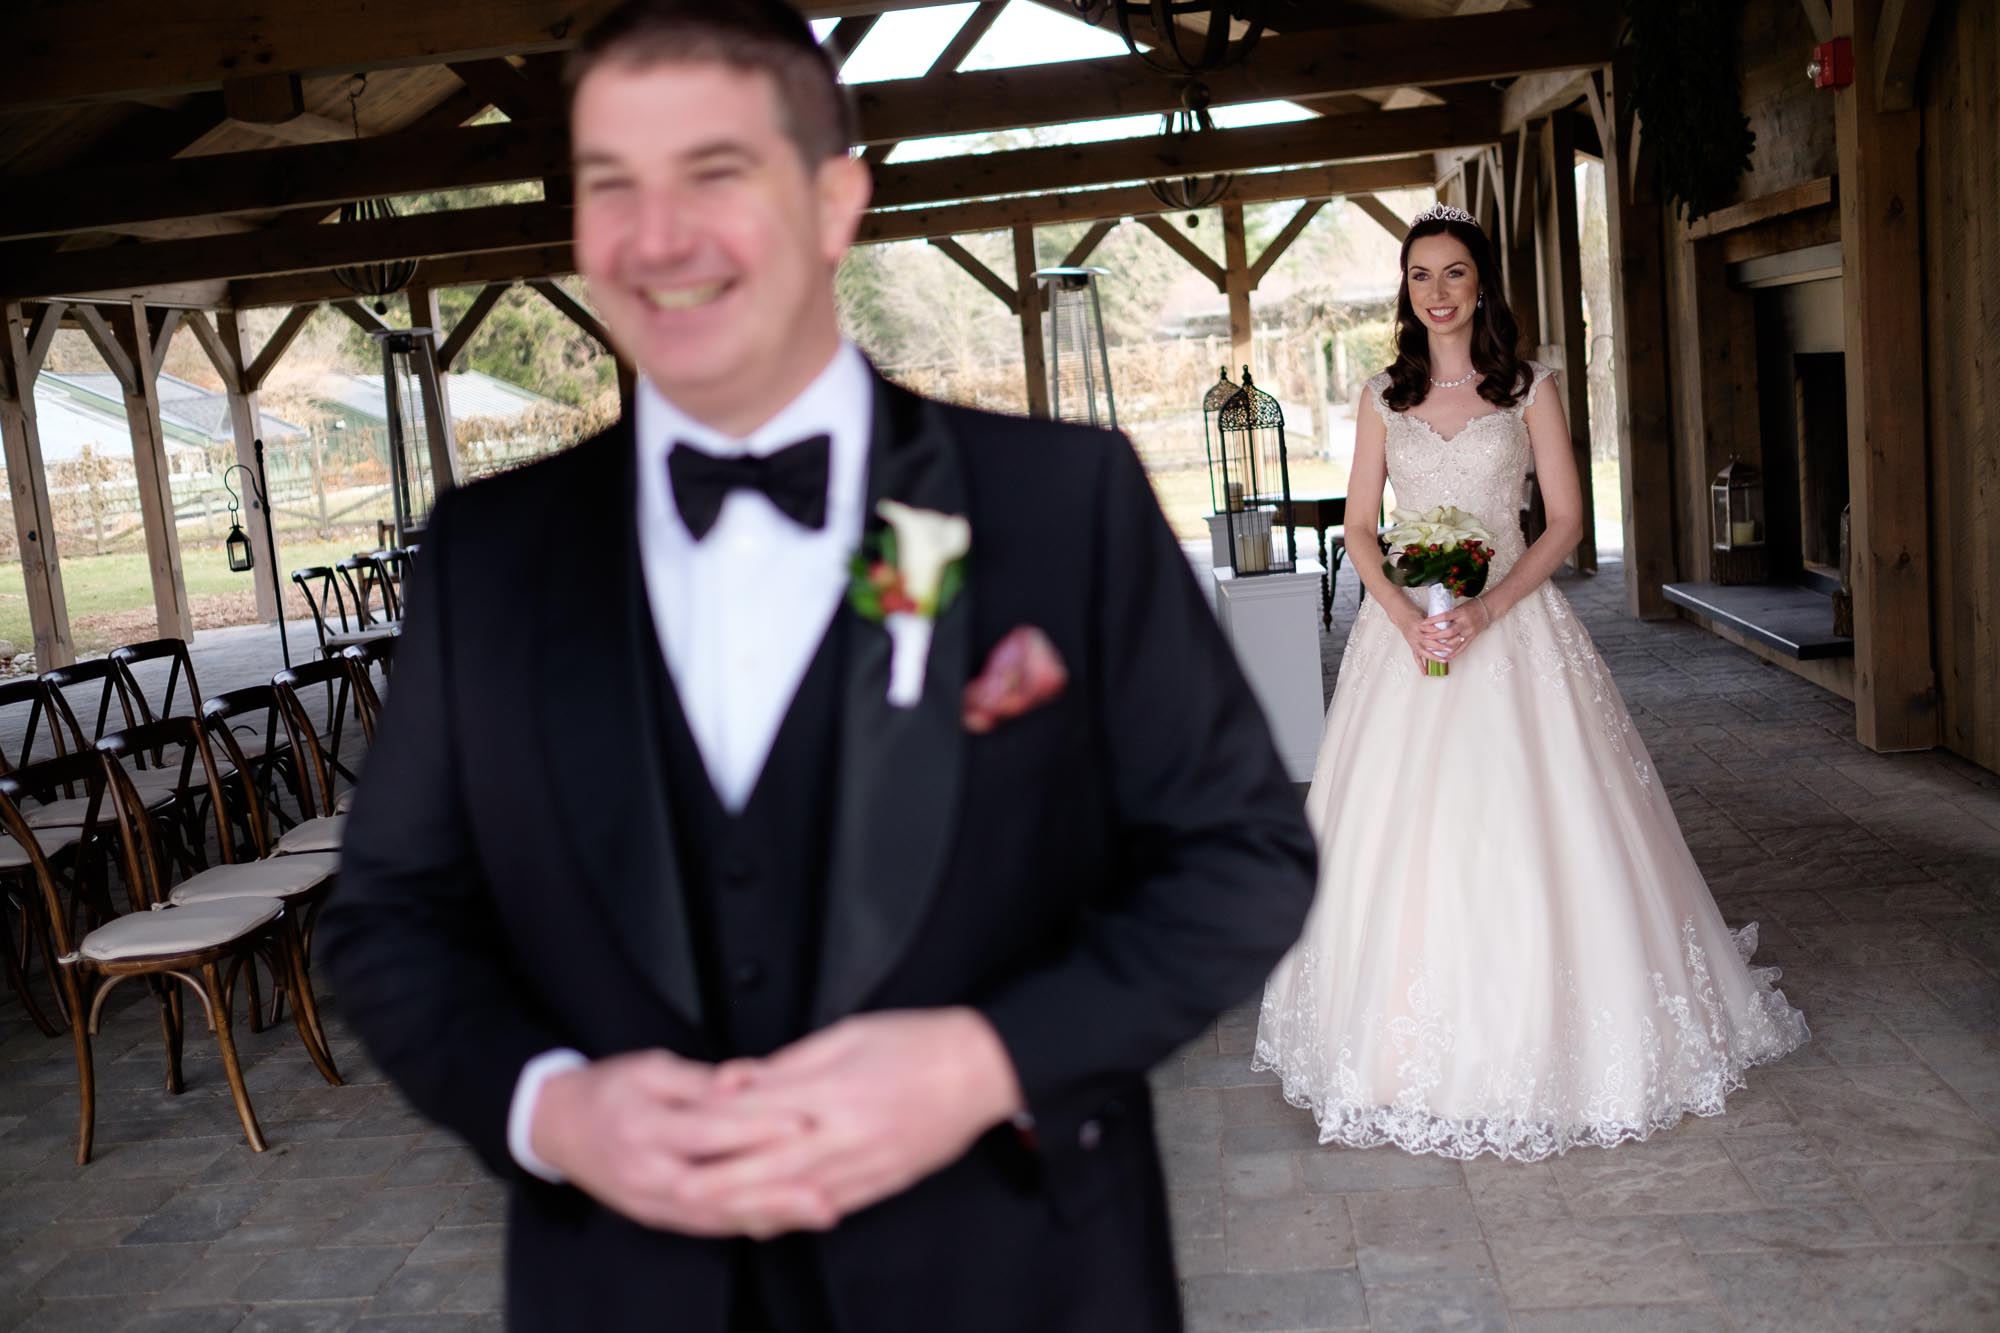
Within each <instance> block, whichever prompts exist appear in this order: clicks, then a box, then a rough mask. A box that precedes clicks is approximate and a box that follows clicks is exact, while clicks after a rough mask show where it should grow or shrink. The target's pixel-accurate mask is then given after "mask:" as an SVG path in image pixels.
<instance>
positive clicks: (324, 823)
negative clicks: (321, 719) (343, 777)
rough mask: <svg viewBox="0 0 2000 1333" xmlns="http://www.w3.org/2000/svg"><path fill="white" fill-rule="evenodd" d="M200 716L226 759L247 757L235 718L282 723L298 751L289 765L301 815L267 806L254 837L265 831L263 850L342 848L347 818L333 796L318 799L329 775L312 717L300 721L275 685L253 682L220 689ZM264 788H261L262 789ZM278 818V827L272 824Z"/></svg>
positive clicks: (289, 852) (253, 814)
mask: <svg viewBox="0 0 2000 1333" xmlns="http://www.w3.org/2000/svg"><path fill="white" fill-rule="evenodd" d="M201 713H202V718H203V720H204V721H206V722H207V724H208V732H209V739H210V740H211V741H213V742H214V743H215V744H216V745H217V746H218V747H220V748H221V750H222V751H223V755H224V761H225V763H227V762H229V760H230V759H231V758H234V761H235V763H236V766H237V767H239V768H241V767H242V764H243V761H242V760H241V758H240V757H237V755H238V752H237V738H236V731H235V730H234V729H233V728H232V727H231V726H230V720H231V719H232V718H237V717H243V716H262V717H263V718H264V719H265V724H264V725H265V726H266V728H270V729H276V728H280V727H282V728H283V733H284V736H285V746H286V749H287V750H288V751H289V752H290V753H292V754H293V755H296V756H298V757H299V760H298V762H296V763H294V764H292V765H290V766H289V768H288V770H287V771H288V773H289V774H290V777H291V791H292V795H293V797H294V799H295V800H296V801H297V802H298V809H299V817H298V818H297V819H291V818H288V817H284V816H283V812H282V811H281V810H279V809H278V807H277V804H276V802H272V803H271V804H270V805H269V806H267V807H265V810H264V813H265V814H266V815H268V816H269V818H268V819H259V820H258V830H257V831H256V832H255V833H253V835H252V836H253V837H261V840H262V841H261V843H260V846H262V847H263V848H264V849H265V850H264V852H263V853H260V854H268V855H271V856H290V855H295V854H297V853H300V852H338V851H339V850H340V834H341V829H342V826H343V825H344V823H345V820H344V818H342V817H340V816H336V815H335V814H334V813H333V807H332V804H331V802H330V801H322V800H320V799H317V794H316V791H315V788H316V787H317V788H318V791H319V792H324V789H325V785H326V783H327V780H328V772H327V765H326V757H325V756H324V755H323V754H321V753H320V750H319V735H318V733H317V732H315V731H313V729H312V724H311V722H310V720H308V721H306V722H305V723H304V724H303V731H301V729H300V724H299V723H298V722H297V721H296V720H295V719H293V718H292V717H291V716H290V715H289V713H288V711H287V708H286V704H285V701H284V699H283V698H281V697H280V696H279V693H278V687H277V686H275V685H251V686H248V687H247V688H244V689H240V690H230V691H229V692H228V693H226V694H218V695H216V696H215V697H214V698H213V699H210V700H208V701H206V702H205V703H203V704H202V706H201ZM260 794H261V793H260ZM256 816H257V812H256V811H246V812H244V818H243V822H244V825H245V828H246V829H248V826H249V821H250V820H251V819H253V818H256ZM273 823H275V824H276V825H277V826H278V827H277V828H276V829H273V828H272V827H271V825H272V824H273Z"/></svg>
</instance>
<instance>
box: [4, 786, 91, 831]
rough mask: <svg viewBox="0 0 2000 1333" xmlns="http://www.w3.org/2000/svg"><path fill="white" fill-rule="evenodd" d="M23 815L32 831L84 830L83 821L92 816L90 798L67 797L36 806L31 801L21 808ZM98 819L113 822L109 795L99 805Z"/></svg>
mask: <svg viewBox="0 0 2000 1333" xmlns="http://www.w3.org/2000/svg"><path fill="white" fill-rule="evenodd" d="M21 814H22V815H23V816H24V817H25V818H26V819H27V821H28V827H29V828H31V829H45V828H82V827H83V821H84V820H85V819H86V818H87V817H88V816H89V814H90V798H89V797H87V796H75V797H65V798H62V799H60V800H54V801H50V802H49V803H48V804H47V805H36V804H35V803H34V802H32V801H30V802H28V803H27V804H25V805H23V806H22V807H21ZM97 818H98V822H100V823H104V824H108V823H110V822H111V797H110V795H109V794H108V793H107V794H106V795H105V797H104V799H103V800H101V801H99V802H98V803H97Z"/></svg>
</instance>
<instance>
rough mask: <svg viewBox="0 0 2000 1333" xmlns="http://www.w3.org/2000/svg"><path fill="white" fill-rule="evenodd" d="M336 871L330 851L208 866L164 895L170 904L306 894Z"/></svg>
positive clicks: (337, 867)
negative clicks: (237, 863) (238, 863)
mask: <svg viewBox="0 0 2000 1333" xmlns="http://www.w3.org/2000/svg"><path fill="white" fill-rule="evenodd" d="M339 873H340V858H339V857H338V856H337V855H334V854H333V853H331V852H308V853H302V854H300V855H298V856H279V857H272V858H271V859H269V860H265V861H246V862H244V863H243V864H241V865H233V866H211V867H209V868H208V869H207V870H204V871H202V872H200V873H199V874H195V875H190V876H188V878H186V879H184V880H182V881H181V882H180V883H178V884H176V885H174V890H173V892H172V893H170V894H168V895H167V898H168V900H169V901H171V902H174V903H212V902H217V901H220V900H222V899H225V898H293V897H296V896H298V895H299V894H301V893H310V892H311V891H312V890H314V889H316V888H318V887H319V886H320V885H322V884H324V883H326V882H327V881H328V880H330V879H332V878H333V877H334V876H335V875H337V874H339Z"/></svg>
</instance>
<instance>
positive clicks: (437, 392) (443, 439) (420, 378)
mask: <svg viewBox="0 0 2000 1333" xmlns="http://www.w3.org/2000/svg"><path fill="white" fill-rule="evenodd" d="M404 295H405V297H406V298H407V299H408V300H409V303H410V327H411V328H414V329H429V330H430V331H431V341H430V343H429V344H428V345H427V346H426V344H423V343H419V344H418V349H419V352H420V353H421V354H420V355H417V356H415V357H412V358H411V366H410V373H411V374H413V375H415V376H416V377H417V391H418V392H417V396H418V397H419V398H420V399H422V400H423V405H424V444H425V446H426V447H427V448H428V449H429V451H430V462H431V493H432V495H433V496H438V495H443V494H444V493H445V492H446V491H448V490H450V489H451V488H452V487H454V486H457V485H459V484H460V482H461V481H463V480H464V478H463V476H462V474H461V469H460V466H459V459H458V440H457V438H456V437H455V436H454V435H453V433H452V428H451V386H450V385H448V384H446V383H445V379H446V376H445V373H444V371H443V370H442V369H440V368H439V366H438V361H437V345H438V343H439V342H440V341H442V340H443V337H444V329H443V327H442V324H443V320H442V318H441V316H440V315H439V313H438V303H437V292H436V291H435V290H434V289H432V288H430V287H426V286H424V285H423V284H422V283H415V282H413V283H411V284H410V285H409V288H408V289H407V290H406V292H405V293H404Z"/></svg>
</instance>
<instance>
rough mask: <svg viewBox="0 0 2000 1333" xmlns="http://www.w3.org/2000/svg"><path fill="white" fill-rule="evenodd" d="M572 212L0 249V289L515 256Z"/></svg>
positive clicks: (504, 209) (65, 291)
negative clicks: (492, 253) (502, 253)
mask: <svg viewBox="0 0 2000 1333" xmlns="http://www.w3.org/2000/svg"><path fill="white" fill-rule="evenodd" d="M569 233H570V210H569V209H567V208H563V207H561V206H560V205H554V204H539V203H538V204H495V205H492V206H490V207H485V208H464V209H456V210H453V211H451V212H445V213H423V214H418V215H416V216H414V217H400V218H389V219H386V220H383V221H379V222H341V223H337V224H332V225H319V224H314V225H310V226H303V227H282V228H276V229H273V230H271V231H261V232H248V233H245V234H244V235H241V236H208V237H201V238H199V239H196V240H188V241H159V242H155V243H153V244H142V245H114V246H106V247H103V248H101V249H97V250H81V251H64V252H61V253H58V254H53V255H51V254H28V253H17V252H20V251H24V250H25V249H26V248H27V247H31V246H32V245H33V242H26V243H17V244H16V245H12V246H0V292H7V293H10V294H19V295H22V296H35V297H41V296H68V295H71V294H72V293H75V292H80V291H97V290H100V289H104V288H112V287H121V286H144V285H147V284H155V283H176V282H200V281H203V280H205V279H215V278H219V279H231V278H245V277H262V276H267V275H271V274H278V273H298V272H306V271H312V270H319V269H326V268H333V267H336V266H340V265H346V264H376V263H386V262H393V261H396V260H403V259H429V258H433V257H437V256H442V255H466V254H477V253H479V252H481V251H484V250H515V249H521V248H524V247H527V246H534V245H549V244H554V243H556V242H560V241H567V240H568V239H569Z"/></svg>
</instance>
